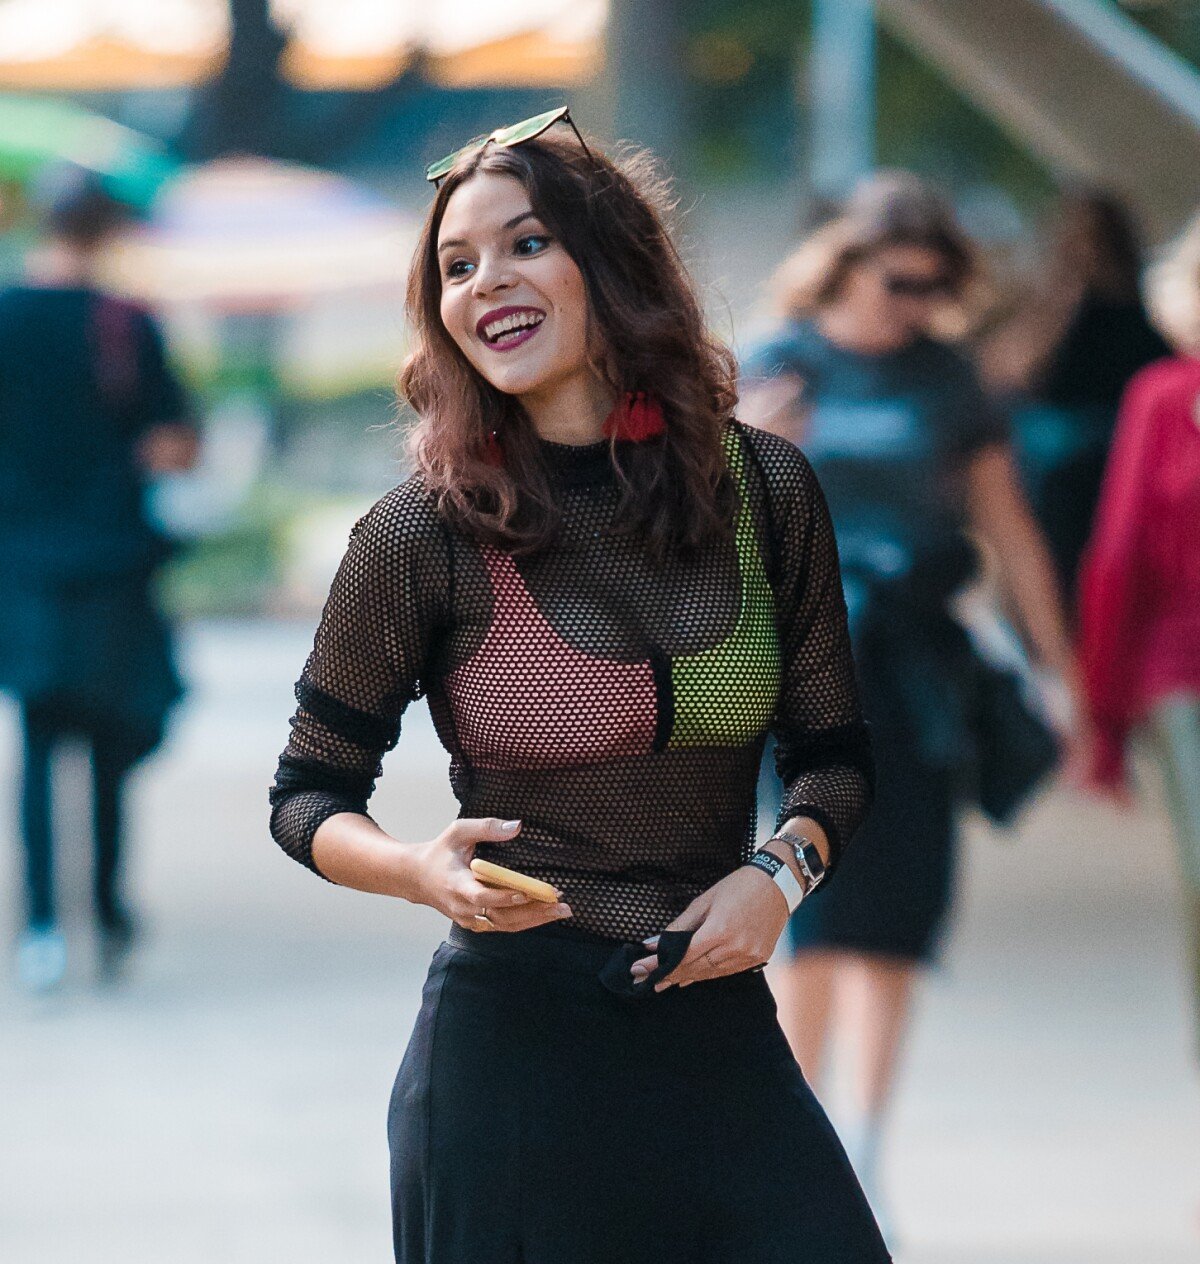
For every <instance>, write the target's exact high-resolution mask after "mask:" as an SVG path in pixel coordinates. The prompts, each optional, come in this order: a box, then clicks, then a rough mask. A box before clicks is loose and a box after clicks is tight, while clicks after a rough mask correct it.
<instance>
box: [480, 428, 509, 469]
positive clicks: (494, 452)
mask: <svg viewBox="0 0 1200 1264" xmlns="http://www.w3.org/2000/svg"><path fill="white" fill-rule="evenodd" d="M483 459H484V460H485V461H486V462H487V463H488V465H495V466H502V465H503V464H504V450H503V448H501V447H500V440H499V439H497V438H496V432H495V431H494V430H489V431H488V436H487V439H486V440H484V444H483Z"/></svg>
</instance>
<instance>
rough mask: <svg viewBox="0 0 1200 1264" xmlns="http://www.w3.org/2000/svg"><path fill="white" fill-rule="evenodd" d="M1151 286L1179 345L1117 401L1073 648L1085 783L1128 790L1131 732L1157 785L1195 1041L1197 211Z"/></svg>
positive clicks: (1198, 890)
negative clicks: (1087, 747) (1082, 702)
mask: <svg viewBox="0 0 1200 1264" xmlns="http://www.w3.org/2000/svg"><path fill="white" fill-rule="evenodd" d="M1149 289H1150V302H1151V310H1152V311H1153V313H1154V316H1155V318H1156V320H1157V321H1158V324H1159V326H1160V327H1161V328H1162V330H1163V331H1164V332H1165V333H1166V335H1167V337H1168V338H1169V339H1170V341H1171V342H1173V343H1174V344H1175V346H1176V347H1177V348H1178V349H1179V350H1178V354H1176V355H1175V356H1173V357H1171V358H1166V359H1162V360H1159V361H1157V362H1156V363H1154V364H1151V365H1148V366H1147V367H1146V368H1144V369H1142V371H1141V372H1140V373H1138V374H1137V376H1135V377H1134V378H1133V380H1132V381H1131V382H1130V384H1129V387H1128V389H1127V390H1126V392H1125V395H1124V398H1123V399H1122V401H1121V408H1120V412H1119V414H1118V417H1117V428H1116V434H1115V437H1114V440H1113V447H1112V453H1111V456H1110V458H1109V462H1108V466H1107V469H1106V471H1105V476H1104V484H1103V487H1102V489H1101V493H1100V501H1099V505H1098V507H1097V510H1096V523H1095V528H1094V530H1093V533H1092V537H1091V540H1090V541H1089V544H1088V548H1087V551H1086V552H1085V554H1084V560H1083V566H1082V573H1081V585H1080V650H1081V658H1082V663H1083V669H1084V678H1085V681H1086V684H1087V694H1088V701H1089V703H1090V705H1091V709H1092V715H1093V718H1094V724H1095V729H1096V741H1095V743H1094V747H1093V752H1094V758H1093V761H1092V765H1091V769H1090V772H1091V782H1092V784H1093V786H1095V787H1096V788H1097V789H1099V790H1101V791H1103V792H1105V793H1108V794H1111V795H1115V796H1116V797H1117V798H1119V799H1124V798H1126V797H1127V790H1126V748H1127V745H1128V743H1129V739H1130V736H1131V734H1132V733H1133V732H1134V731H1135V730H1140V732H1141V733H1142V735H1143V736H1144V738H1145V739H1146V740H1145V746H1146V748H1147V750H1148V751H1149V752H1150V754H1151V755H1152V757H1153V760H1154V762H1155V763H1156V764H1157V765H1158V768H1159V770H1160V772H1161V774H1162V779H1163V782H1164V785H1165V787H1166V791H1167V801H1168V806H1169V809H1170V815H1171V820H1172V823H1173V825H1174V829H1175V834H1176V838H1177V841H1178V847H1179V864H1180V872H1181V875H1182V878H1183V888H1184V900H1183V903H1184V913H1185V918H1186V923H1187V928H1188V937H1189V940H1190V957H1191V967H1192V977H1193V986H1194V989H1195V1001H1196V1010H1195V1016H1196V1022H1197V1051H1198V1052H1200V548H1197V524H1200V358H1198V357H1200V216H1197V217H1196V219H1194V220H1193V221H1192V223H1191V225H1190V226H1189V228H1188V229H1187V230H1186V231H1185V232H1184V234H1183V235H1182V237H1181V238H1180V240H1179V242H1178V243H1177V245H1176V246H1175V248H1174V249H1173V250H1172V251H1171V252H1170V254H1169V255H1168V256H1167V258H1166V259H1165V260H1164V261H1163V262H1162V263H1161V264H1160V265H1159V266H1158V267H1157V268H1156V269H1154V270H1153V272H1152V273H1151V277H1150V287H1149Z"/></svg>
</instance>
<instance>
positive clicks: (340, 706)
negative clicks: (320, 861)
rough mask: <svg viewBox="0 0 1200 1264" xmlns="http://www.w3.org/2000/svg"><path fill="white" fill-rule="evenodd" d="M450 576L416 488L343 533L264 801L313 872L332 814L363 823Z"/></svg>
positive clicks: (280, 838) (280, 832)
mask: <svg viewBox="0 0 1200 1264" xmlns="http://www.w3.org/2000/svg"><path fill="white" fill-rule="evenodd" d="M450 574H451V570H450V554H449V542H448V539H447V537H446V535H445V534H444V532H443V530H442V528H441V526H440V524H439V522H438V520H437V516H436V512H435V510H434V508H433V506H432V504H431V503H429V501H428V499H427V497H426V496H425V494H424V492H423V490H422V489H421V488H420V485H419V483H417V482H416V481H415V480H409V482H407V483H404V484H402V485H401V486H400V487H398V488H394V489H393V490H392V491H390V492H388V493H387V495H385V496H383V497H382V498H381V499H380V500H378V501H377V502H376V503H375V505H374V506H373V507H372V508H371V509H370V510H369V511H368V512H367V513H366V514H364V515H363V517H361V518H360V519H359V520H358V521H357V522H356V523H355V524H354V526H353V528H352V529H351V531H350V540H349V545H348V547H347V550H346V553H345V555H344V556H343V558H342V560H341V563H340V565H339V566H338V570H337V573H336V575H335V576H334V580H333V584H332V586H331V587H330V591H329V597H328V599H327V600H326V603H325V607H324V610H323V611H322V614H321V620H320V623H319V625H318V627H317V632H316V636H315V638H314V642H313V648H312V651H311V652H310V654H309V656H308V659H307V661H306V662H305V665H304V669H303V671H302V672H301V675H300V679H299V680H298V681H297V682H296V690H295V692H296V700H297V702H298V704H299V705H298V706H297V708H296V710H295V712H294V714H293V716H292V718H291V720H290V721H289V724H290V726H291V735H290V737H289V738H288V742H287V745H286V747H285V748H284V750H283V752H282V754H281V755H280V757H279V763H278V767H277V769H276V773H275V781H274V784H273V785H272V786H271V788H270V791H269V799H270V804H271V815H270V830H271V835H272V837H273V838H274V839H275V841H276V842H277V843H278V844H279V846H280V847H282V848H283V850H284V851H285V852H287V854H288V855H289V856H291V857H292V858H293V859H295V860H297V861H299V862H300V863H301V864H303V865H306V866H308V868H310V869H312V870H313V871H314V872H315V873H320V871H319V870H318V869H317V867H316V865H315V864H314V862H313V857H312V840H313V835H314V834H315V833H316V830H317V827H318V826H319V825H320V824H321V822H322V821H324V820H326V819H327V818H328V817H330V816H333V815H334V814H335V813H338V812H356V813H359V814H360V815H362V816H367V817H368V818H369V819H373V818H370V816H369V813H368V812H367V801H368V800H369V799H370V797H371V794H372V793H373V792H374V789H375V783H376V780H377V779H378V777H379V776H380V775H381V773H382V771H383V765H382V760H383V755H384V754H385V752H386V751H388V750H390V749H391V748H392V747H393V746H394V745H395V744H396V741H397V739H398V738H399V736H400V717H401V714H402V713H403V711H404V709H405V707H406V706H407V705H408V703H409V702H411V701H413V700H414V699H416V698H418V697H420V696H421V694H422V693H423V692H424V684H423V678H424V677H425V674H426V670H427V665H428V663H429V661H430V657H431V655H432V653H433V651H434V646H435V641H436V638H437V634H438V629H439V627H440V626H441V625H442V623H443V621H444V618H445V612H446V610H447V609H448V601H449V597H448V589H449V583H450ZM321 876H324V875H321Z"/></svg>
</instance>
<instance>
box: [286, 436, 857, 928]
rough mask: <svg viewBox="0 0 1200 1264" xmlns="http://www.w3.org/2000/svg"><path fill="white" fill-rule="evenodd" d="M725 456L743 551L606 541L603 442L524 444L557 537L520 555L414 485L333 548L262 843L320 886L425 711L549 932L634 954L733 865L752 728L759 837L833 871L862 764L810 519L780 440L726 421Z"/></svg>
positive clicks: (827, 574) (813, 492) (748, 790)
mask: <svg viewBox="0 0 1200 1264" xmlns="http://www.w3.org/2000/svg"><path fill="white" fill-rule="evenodd" d="M724 438H725V447H726V452H727V454H728V457H729V462H730V469H731V471H732V473H733V475H734V476H735V478H736V479H737V481H738V484H739V487H740V489H741V492H742V497H741V502H742V503H741V510H740V512H739V516H738V521H737V528H736V532H735V534H734V536H733V537H732V538H730V539H729V540H728V541H725V542H721V543H719V544H716V545H713V546H711V547H709V548H707V549H705V550H704V551H702V552H701V553H700V554H699V555H697V556H696V557H695V558H693V559H692V560H690V561H687V560H684V559H683V558H682V557H680V558H675V559H671V560H668V561H667V562H666V563H664V564H662V565H661V566H656V565H655V564H654V563H653V562H652V560H651V559H650V557H649V556H648V554H647V551H646V549H645V547H644V545H643V544H640V543H639V541H638V540H637V538H636V537H631V536H629V535H627V534H626V535H620V534H615V533H614V534H609V533H608V532H606V528H607V527H608V525H609V524H610V522H611V521H612V518H613V512H614V510H615V508H616V505H617V500H618V488H617V484H616V477H615V473H614V470H613V466H612V462H611V459H610V457H609V452H608V441H607V440H602V441H600V442H598V443H594V444H587V445H583V446H575V445H569V444H560V443H553V442H550V441H549V440H540V441H539V444H540V447H541V450H542V453H543V456H544V458H545V460H546V463H547V467H548V469H549V471H550V474H551V478H552V482H553V484H554V486H555V487H556V489H557V491H558V493H559V496H560V501H561V506H562V510H563V515H562V516H563V526H562V529H561V534H560V538H559V540H558V542H557V543H556V545H555V546H554V547H553V548H552V549H549V550H543V551H542V552H540V553H537V554H533V555H523V556H520V557H513V556H511V555H509V554H507V553H504V552H502V551H501V550H499V549H497V548H494V547H492V546H490V545H482V544H480V543H478V542H476V541H475V540H473V539H472V538H470V537H469V536H467V535H466V534H465V533H463V532H461V531H459V530H457V529H454V528H452V527H450V526H449V525H448V524H446V523H445V522H444V521H443V520H442V519H441V518H440V517H439V515H438V513H437V510H436V506H435V504H434V501H433V498H432V496H431V494H430V493H429V491H428V490H427V489H426V488H425V486H424V484H423V483H422V481H421V479H420V477H419V475H413V476H412V477H410V478H409V479H407V480H406V481H405V482H403V483H401V484H400V485H399V486H397V487H395V488H393V489H392V490H391V491H389V492H387V493H386V494H385V495H384V496H382V497H381V498H380V499H379V500H378V501H377V502H376V503H375V505H374V506H373V507H372V508H371V509H370V510H369V511H368V512H367V513H366V514H364V515H363V517H361V518H360V519H359V520H358V521H357V522H356V523H355V525H354V526H353V528H352V529H351V531H350V540H349V547H348V548H347V551H346V554H345V556H344V557H343V559H342V562H341V564H340V566H339V568H338V571H337V574H336V576H335V578H334V581H333V585H332V587H331V590H330V593H329V598H328V600H327V602H326V604H325V608H324V612H323V613H322V616H321V620H320V624H319V626H318V628H317V632H316V638H315V642H314V645H313V649H312V652H311V653H310V655H309V657H308V660H307V662H306V663H305V666H304V670H303V672H302V674H301V676H300V679H299V681H298V682H297V684H296V697H297V700H298V702H299V705H298V707H297V708H296V711H295V714H294V715H293V717H292V719H291V721H290V724H291V735H290V738H289V740H288V743H287V746H286V748H285V749H284V751H283V753H282V754H281V756H280V759H279V766H278V770H277V772H276V775H275V782H274V785H273V786H272V787H271V790H270V802H271V833H272V835H273V836H274V838H275V840H276V841H277V842H278V843H279V845H280V846H281V847H282V848H283V849H284V850H285V851H286V852H287V853H288V854H289V855H291V856H292V857H294V858H295V859H296V860H298V861H300V862H301V863H303V864H306V865H308V866H309V867H310V868H313V869H314V871H317V870H316V866H315V865H314V863H313V859H312V838H313V834H314V832H315V831H316V829H317V826H318V825H320V823H321V822H322V821H324V820H325V819H326V818H327V817H329V816H331V815H333V814H334V813H336V812H356V813H361V814H363V815H368V814H367V810H366V809H367V801H368V799H369V797H370V795H371V793H372V791H373V790H374V788H375V782H376V779H377V778H378V777H379V776H380V774H381V773H382V762H381V760H382V756H383V754H384V752H385V751H387V750H389V749H390V748H391V747H392V746H394V745H395V743H396V741H397V739H398V737H399V733H400V717H401V713H402V712H403V710H404V708H405V707H406V706H407V705H408V703H409V702H410V701H412V700H414V699H416V698H419V697H421V696H423V695H424V696H426V697H427V698H428V701H429V707H430V711H431V714H432V716H433V720H434V723H435V725H436V727H437V731H438V734H439V736H440V738H441V740H442V743H443V744H444V745H445V747H446V749H447V750H448V751H449V752H450V781H451V785H452V787H453V789H454V793H455V795H456V796H457V798H458V800H459V802H460V804H461V813H460V814H461V815H462V816H467V817H500V818H502V819H512V818H520V819H521V821H522V822H523V824H522V828H521V832H520V834H519V835H518V836H517V837H516V838H515V839H514V840H513V841H511V842H506V843H504V844H502V845H487V844H481V845H480V847H479V849H478V854H479V855H480V856H482V857H484V858H485V859H492V860H495V861H496V862H497V863H500V864H504V865H508V866H510V867H511V868H514V869H519V870H522V871H523V872H525V873H529V874H532V875H534V876H535V877H539V878H544V879H546V880H547V881H549V882H552V883H553V884H555V885H556V886H557V887H558V888H559V889H560V890H561V891H562V892H563V894H564V898H565V900H566V902H567V903H568V904H569V905H570V906H571V909H572V911H573V917H571V918H569V919H568V920H567V921H566V922H565V923H561V924H560V925H561V926H562V927H563V928H564V929H565V928H566V927H568V926H573V927H574V928H575V929H576V930H578V931H579V932H582V933H585V934H588V935H591V936H600V937H604V938H608V939H638V938H641V937H643V936H645V935H648V934H652V933H654V932H656V931H659V930H661V929H662V928H663V927H665V926H666V925H667V924H668V923H669V922H670V921H671V920H672V919H673V918H675V917H676V916H677V915H678V914H679V913H681V912H682V911H683V909H684V908H685V907H686V906H687V905H688V904H689V903H690V902H691V900H692V899H694V898H695V897H696V896H697V895H699V894H700V893H701V892H702V891H704V890H705V889H706V888H708V887H709V886H711V885H712V884H713V883H714V882H716V881H717V880H718V879H720V878H721V877H723V876H724V875H726V874H727V873H729V872H730V871H731V870H732V869H733V868H735V867H736V866H737V865H738V864H740V863H741V862H742V861H743V860H744V859H745V858H746V857H747V856H748V855H749V854H750V853H751V851H752V849H753V847H754V842H755V827H756V821H755V814H756V782H757V771H758V766H759V761H760V757H761V754H762V749H763V743H764V741H765V737H766V733H767V731H768V729H770V730H771V731H772V732H774V734H775V735H776V738H777V741H778V751H777V756H776V763H777V767H778V770H779V773H780V776H781V777H782V778H783V781H784V786H785V791H786V792H785V795H784V799H783V806H782V809H781V810H780V814H779V818H778V823H780V824H781V823H782V822H783V821H785V820H787V819H788V818H789V817H792V816H795V815H798V814H799V815H806V816H810V817H812V818H814V819H815V820H817V821H819V822H820V823H821V824H822V825H823V826H824V828H825V829H826V831H827V832H828V834H829V838H830V843H831V848H832V856H831V860H832V864H831V869H830V871H831V874H832V872H833V871H834V870H835V869H836V866H837V858H838V853H839V852H840V850H841V848H842V847H843V846H844V845H845V843H846V841H847V840H848V839H849V837H850V835H851V833H852V832H853V830H854V829H855V827H856V825H857V824H858V822H859V820H860V819H861V817H862V815H863V813H864V810H865V808H866V805H867V802H868V799H869V795H870V780H871V772H872V769H871V758H870V744H869V740H868V737H867V731H866V727H865V725H864V723H863V719H862V714H861V711H860V709H859V703H858V696H857V691H856V688H855V682H854V671H853V664H852V661H851V657H850V646H849V640H848V637H847V632H846V610H845V603H844V600H843V596H842V587H841V582H840V578H839V574H838V560H837V549H836V545H835V543H834V538H833V532H832V529H831V526H830V521H829V514H828V510H827V508H826V505H825V499H824V497H823V495H822V493H821V490H820V487H819V486H818V484H817V481H816V478H815V476H814V474H813V472H812V470H811V468H810V467H809V465H808V462H807V461H806V460H805V458H804V457H803V456H802V455H801V453H800V452H799V451H798V450H797V449H796V448H795V447H794V446H793V445H792V444H790V443H788V442H786V441H785V440H783V439H779V438H776V437H775V436H773V435H770V434H766V433H763V432H761V431H757V430H753V429H751V428H749V427H746V426H743V425H741V424H740V423H738V422H733V423H731V424H730V425H729V426H728V427H727V429H726V432H725V436H724ZM317 872H319V871H317Z"/></svg>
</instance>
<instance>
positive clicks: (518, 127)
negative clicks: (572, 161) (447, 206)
mask: <svg viewBox="0 0 1200 1264" xmlns="http://www.w3.org/2000/svg"><path fill="white" fill-rule="evenodd" d="M568 114H570V107H569V106H566V105H560V106H559V107H558V109H557V110H547V111H546V112H545V114H535V115H534V116H533V118H527V119H523V120H522V121H521V122H520V123H512V124H510V125H509V126H508V127H498V128H497V129H496V130H495V131H494V132H492V133H490V134H489V135H487V136H480V137H477V138H476V139H475V140H473V141H472V142H471V143H470V144H469V145H464V146H463V147H462V148H461V149H456V150H455V151H454V152H453V153H452V154H447V155H446V157H445V158H439V159H438V161H437V162H431V163H430V164H429V166H428V167H426V168H425V179H426V180H432V181H437V180H440V179H441V178H442V177H443V176H444V175H446V174H447V173H448V172H449V171H450V170H451V169H452V168H453V166H454V164H455V163H456V162H458V160H459V159H460V158H461V157H462V156H463V155H464V154H467V153H472V152H474V151H475V150H477V149H481V148H482V147H483V146H484V145H486V144H487V143H488V141H492V142H493V143H494V144H497V145H519V144H521V142H522V141H526V140H533V138H534V137H535V136H540V135H541V134H542V133H543V132H544V131H546V129H547V128H550V127H553V126H554V124H555V123H557V122H558V121H559V120H560V119H565V118H567V116H568ZM571 126H572V127H574V126H575V125H574V123H572V124H571ZM576 134H577V135H578V133H576ZM582 139H583V138H582V137H580V141H581V142H582ZM584 148H585V149H586V148H587V146H586V145H585V146H584Z"/></svg>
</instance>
